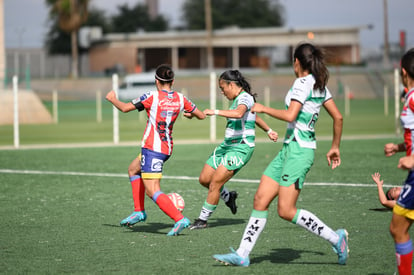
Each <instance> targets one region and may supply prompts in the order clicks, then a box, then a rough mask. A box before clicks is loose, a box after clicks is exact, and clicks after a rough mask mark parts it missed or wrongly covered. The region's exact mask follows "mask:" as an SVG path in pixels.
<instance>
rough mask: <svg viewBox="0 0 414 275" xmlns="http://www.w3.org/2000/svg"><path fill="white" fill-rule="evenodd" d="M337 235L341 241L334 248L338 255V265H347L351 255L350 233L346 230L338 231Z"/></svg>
mask: <svg viewBox="0 0 414 275" xmlns="http://www.w3.org/2000/svg"><path fill="white" fill-rule="evenodd" d="M336 234H338V235H339V241H338V243H337V244H336V245H334V246H332V248H333V250H334V251H335V253H336V254H338V264H340V265H344V264H346V260H347V259H348V253H349V247H348V232H347V231H346V230H345V229H338V230H336Z"/></svg>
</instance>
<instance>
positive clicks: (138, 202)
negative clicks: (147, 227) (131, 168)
mask: <svg viewBox="0 0 414 275" xmlns="http://www.w3.org/2000/svg"><path fill="white" fill-rule="evenodd" d="M130 181H131V186H132V199H133V200H134V211H136V212H138V211H144V209H145V206H144V202H145V187H144V183H143V182H142V179H141V176H138V175H137V176H133V177H130Z"/></svg>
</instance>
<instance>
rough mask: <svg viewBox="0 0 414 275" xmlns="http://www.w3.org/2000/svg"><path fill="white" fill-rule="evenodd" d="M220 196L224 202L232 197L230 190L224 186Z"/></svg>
mask: <svg viewBox="0 0 414 275" xmlns="http://www.w3.org/2000/svg"><path fill="white" fill-rule="evenodd" d="M220 198H221V199H222V200H223V201H224V202H228V201H229V198H230V193H229V190H227V188H225V187H223V189H222V190H221V192H220Z"/></svg>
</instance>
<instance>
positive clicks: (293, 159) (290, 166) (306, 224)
mask: <svg viewBox="0 0 414 275" xmlns="http://www.w3.org/2000/svg"><path fill="white" fill-rule="evenodd" d="M287 152H288V157H287V159H286V162H285V164H284V167H283V171H282V173H281V177H280V190H279V197H278V214H279V216H280V217H281V218H283V219H285V220H287V221H291V222H292V223H294V224H297V225H299V226H301V227H303V228H305V229H306V230H308V231H309V232H312V233H313V234H315V235H317V236H319V237H321V238H323V239H325V240H327V241H328V242H330V243H331V244H332V246H333V247H334V250H335V251H336V252H337V254H338V263H339V264H345V263H346V260H347V258H348V233H347V232H346V230H344V229H339V230H338V231H336V232H335V231H333V230H332V229H331V228H330V227H329V226H327V225H326V224H325V223H324V222H323V221H322V220H320V219H319V218H318V217H317V216H316V215H315V214H313V213H311V212H309V211H307V210H305V209H297V208H296V202H297V200H298V198H299V194H300V192H301V190H302V187H303V184H304V181H305V178H306V175H307V173H308V172H309V170H310V168H311V167H312V165H313V160H314V150H313V149H307V148H301V147H300V146H299V144H298V143H297V142H292V143H291V144H289V146H288V150H287Z"/></svg>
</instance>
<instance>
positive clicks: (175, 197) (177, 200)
mask: <svg viewBox="0 0 414 275" xmlns="http://www.w3.org/2000/svg"><path fill="white" fill-rule="evenodd" d="M168 197H169V198H170V200H171V201H172V202H173V204H174V205H175V207H176V208H177V209H178V211H180V212H183V210H184V207H185V202H184V199H183V197H181V195H180V194H178V193H169V194H168Z"/></svg>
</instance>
